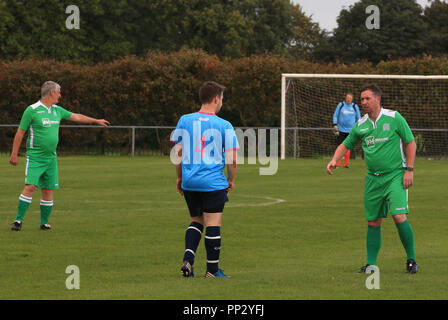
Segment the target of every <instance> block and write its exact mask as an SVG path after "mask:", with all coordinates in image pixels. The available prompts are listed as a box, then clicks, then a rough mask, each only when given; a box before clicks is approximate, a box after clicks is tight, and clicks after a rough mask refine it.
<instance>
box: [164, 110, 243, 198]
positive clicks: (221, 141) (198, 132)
mask: <svg viewBox="0 0 448 320" xmlns="http://www.w3.org/2000/svg"><path fill="white" fill-rule="evenodd" d="M171 141H173V142H174V143H180V144H182V147H183V153H182V189H183V190H189V191H202V192H208V191H217V190H222V189H226V188H228V187H229V183H228V182H227V179H226V176H225V175H224V172H223V169H224V167H225V151H226V150H232V149H238V148H239V144H238V139H237V137H236V134H235V130H234V129H233V126H232V125H231V124H230V122H228V121H226V120H224V119H221V118H220V117H218V116H217V115H215V114H209V113H201V112H196V113H190V114H186V115H184V116H182V117H181V118H180V119H179V122H178V123H177V127H176V130H175V131H174V133H173V135H172V137H171Z"/></svg>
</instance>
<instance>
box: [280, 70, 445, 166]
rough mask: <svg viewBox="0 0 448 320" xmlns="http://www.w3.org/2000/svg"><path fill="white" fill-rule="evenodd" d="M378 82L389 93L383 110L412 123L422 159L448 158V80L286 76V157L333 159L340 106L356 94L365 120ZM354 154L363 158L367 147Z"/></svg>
mask: <svg viewBox="0 0 448 320" xmlns="http://www.w3.org/2000/svg"><path fill="white" fill-rule="evenodd" d="M372 83H374V84H376V85H378V86H379V87H380V88H381V89H382V91H383V95H382V99H381V101H382V102H381V104H382V107H383V108H386V109H392V110H396V111H398V112H400V113H401V114H402V115H403V116H404V117H405V118H406V120H407V122H408V124H409V126H410V128H411V130H412V132H413V134H414V136H415V141H416V143H417V156H425V157H428V158H446V157H447V156H448V76H398V75H342V74H340V75H338V74H283V75H282V115H281V158H282V159H285V157H294V158H295V157H322V156H330V155H332V154H333V153H334V150H335V149H336V147H337V143H336V136H335V135H334V133H333V131H332V130H331V128H332V126H333V114H334V112H335V109H336V106H337V105H338V103H339V102H342V101H344V100H345V95H346V93H347V92H351V93H352V94H353V98H354V102H355V103H356V104H357V105H358V106H359V110H360V112H361V117H362V116H363V115H364V111H363V109H362V106H361V102H360V95H361V92H360V90H361V88H362V86H363V85H365V84H372ZM352 154H354V155H355V156H362V150H361V144H358V146H357V147H356V149H355V150H354V152H353V153H352Z"/></svg>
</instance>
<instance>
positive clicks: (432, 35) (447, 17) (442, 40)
mask: <svg viewBox="0 0 448 320" xmlns="http://www.w3.org/2000/svg"><path fill="white" fill-rule="evenodd" d="M425 21H426V23H427V24H428V34H427V37H426V45H425V47H426V48H427V52H428V53H430V54H431V55H435V56H438V55H443V54H447V53H448V3H446V2H443V1H440V0H433V1H432V2H431V5H430V6H428V7H426V8H425Z"/></svg>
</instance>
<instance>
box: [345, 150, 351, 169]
mask: <svg viewBox="0 0 448 320" xmlns="http://www.w3.org/2000/svg"><path fill="white" fill-rule="evenodd" d="M349 160H350V150H349V151H347V152H346V153H345V156H344V167H345V166H348V161H349Z"/></svg>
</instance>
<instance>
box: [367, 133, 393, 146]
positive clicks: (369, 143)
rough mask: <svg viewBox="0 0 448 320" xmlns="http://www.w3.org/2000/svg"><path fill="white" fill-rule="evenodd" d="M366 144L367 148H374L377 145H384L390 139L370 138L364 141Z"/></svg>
mask: <svg viewBox="0 0 448 320" xmlns="http://www.w3.org/2000/svg"><path fill="white" fill-rule="evenodd" d="M364 141H365V142H366V146H367V148H374V147H375V145H376V144H377V143H383V142H387V141H389V138H377V139H375V137H374V136H368V137H367V138H365V140H364Z"/></svg>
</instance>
